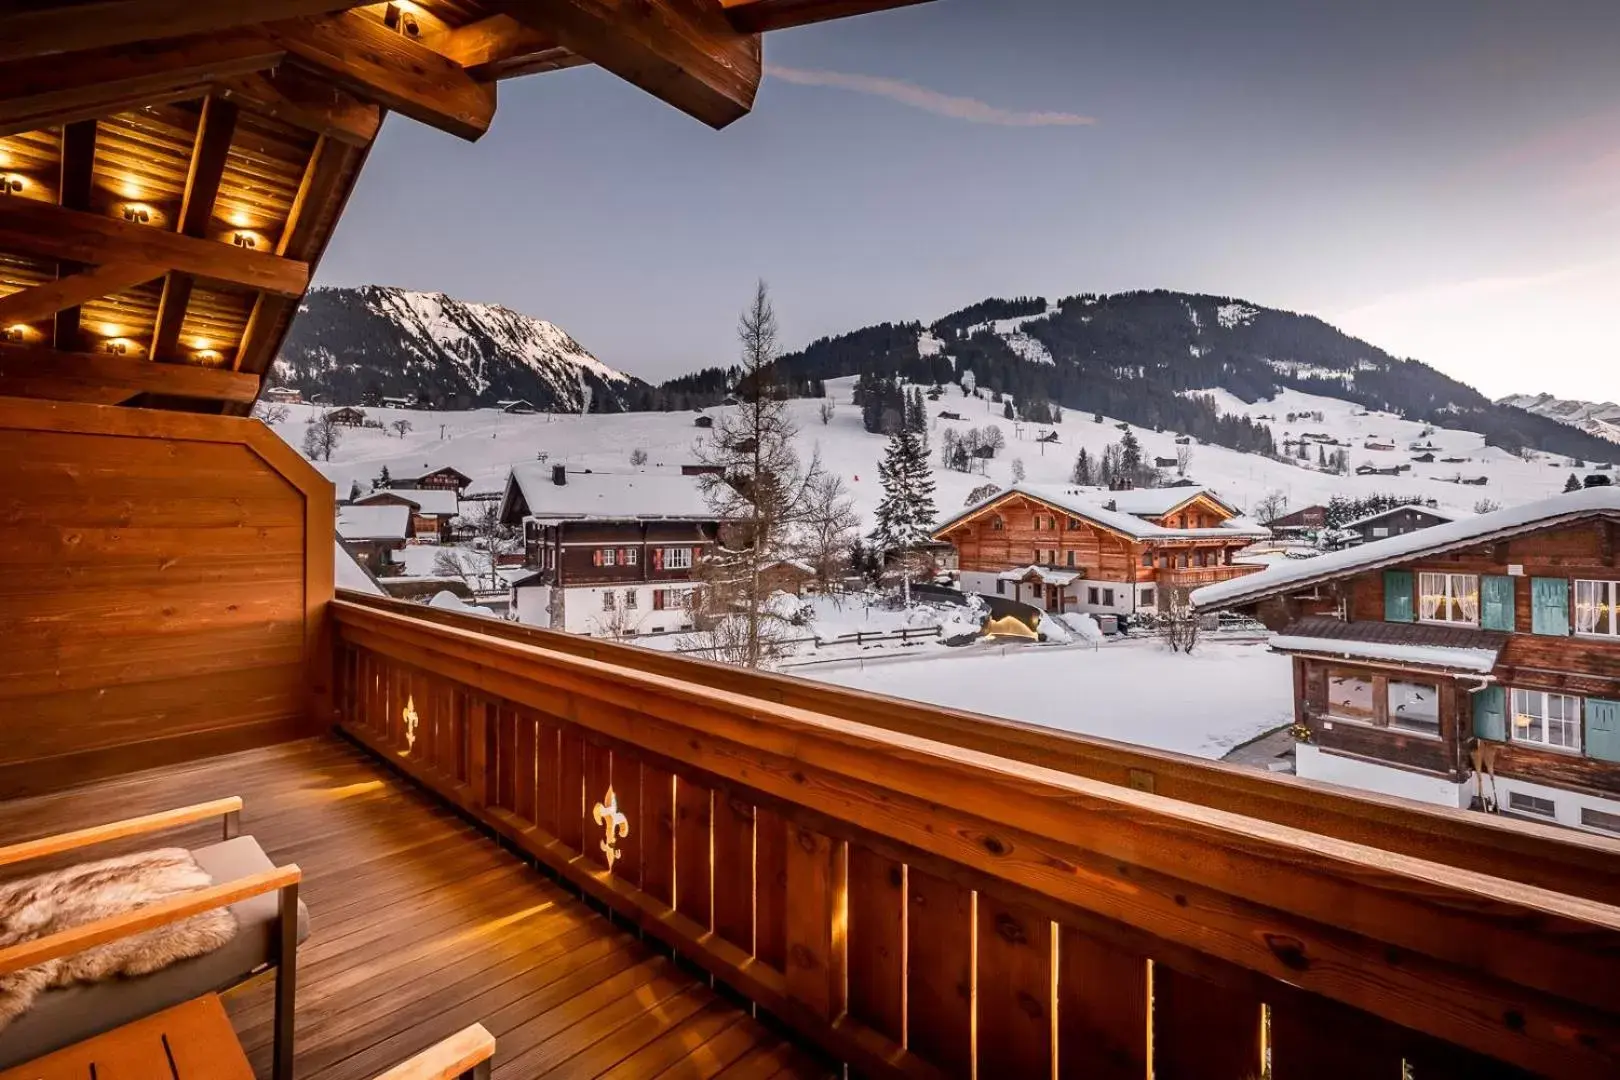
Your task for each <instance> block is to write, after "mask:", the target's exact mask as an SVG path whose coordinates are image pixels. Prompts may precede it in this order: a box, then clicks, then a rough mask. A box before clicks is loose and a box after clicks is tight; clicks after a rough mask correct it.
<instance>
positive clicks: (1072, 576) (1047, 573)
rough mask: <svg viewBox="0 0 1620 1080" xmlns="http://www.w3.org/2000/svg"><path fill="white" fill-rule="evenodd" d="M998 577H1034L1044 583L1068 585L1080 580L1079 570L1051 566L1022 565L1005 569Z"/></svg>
mask: <svg viewBox="0 0 1620 1080" xmlns="http://www.w3.org/2000/svg"><path fill="white" fill-rule="evenodd" d="M996 577H998V578H1000V579H1001V580H1002V581H1023V580H1024V579H1026V578H1029V577H1034V578H1035V580H1037V581H1039V582H1040V583H1041V584H1042V585H1068V584H1070V583H1072V582H1075V581H1078V580H1080V577H1081V575H1080V572H1079V571H1077V570H1058V569H1055V568H1053V567H1050V566H1035V565H1031V566H1020V567H1017V568H1016V569H1013V570H1003V571H1002V572H1001V573H999V574H997V575H996Z"/></svg>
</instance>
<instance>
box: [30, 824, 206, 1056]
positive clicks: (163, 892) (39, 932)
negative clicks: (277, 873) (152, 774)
mask: <svg viewBox="0 0 1620 1080" xmlns="http://www.w3.org/2000/svg"><path fill="white" fill-rule="evenodd" d="M212 884H214V880H213V878H211V877H209V875H208V872H207V871H206V870H204V869H203V868H202V867H200V866H198V865H197V860H196V859H193V858H192V857H191V852H189V851H187V850H185V849H184V848H164V849H162V850H159V851H143V852H140V853H138V854H135V855H123V856H120V857H118V858H114V859H102V860H101V861H99V862H89V863H80V864H79V865H77V866H70V867H68V868H67V869H65V870H53V871H51V872H50V873H45V874H40V875H38V876H36V877H28V878H19V879H17V880H15V881H6V882H0V948H4V947H6V946H10V945H16V944H18V943H20V942H24V941H32V940H34V939H36V938H42V937H46V936H48V935H50V934H53V933H56V932H57V931H58V930H65V929H67V928H69V927H73V926H82V925H84V924H85V923H91V922H95V921H96V920H98V919H105V918H107V917H109V916H112V915H121V914H123V913H125V912H128V911H131V910H133V909H135V908H139V907H144V906H146V905H147V904H152V903H155V902H157V901H159V900H165V899H168V898H169V897H171V896H175V895H176V894H179V893H185V892H190V891H192V890H194V889H203V888H207V887H208V886H210V885H212ZM235 934H236V916H234V915H232V914H231V912H230V909H229V908H219V909H216V910H214V911H205V912H203V913H201V914H199V915H193V916H192V917H191V918H189V919H183V920H181V921H180V922H176V923H170V924H168V925H165V926H158V927H154V928H153V929H151V930H147V931H144V932H142V933H139V934H132V935H130V936H128V937H123V938H119V939H118V940H116V941H110V942H108V943H107V944H105V945H98V946H96V947H95V948H92V949H86V950H85V951H83V952H80V953H74V954H73V955H71V956H64V957H62V958H61V959H59V960H49V961H46V962H45V963H43V964H39V965H37V966H35V967H31V968H25V969H24V970H22V971H14V972H11V973H10V974H7V975H0V1030H4V1029H5V1027H6V1025H7V1024H9V1023H11V1021H13V1020H15V1019H16V1018H17V1017H18V1016H21V1015H22V1014H23V1013H24V1012H26V1011H27V1010H28V1007H29V1006H31V1005H32V1004H33V1003H34V999H35V998H37V997H38V996H39V995H40V994H41V993H42V992H44V991H45V990H47V989H49V988H51V987H57V986H71V985H72V984H73V983H75V982H95V981H97V980H100V979H109V978H115V977H117V976H120V975H145V974H147V973H149V972H153V971H157V970H159V969H160V968H165V967H168V966H169V965H170V964H172V963H174V962H175V961H177V960H185V959H187V958H189V957H193V956H201V955H203V954H204V953H207V952H211V951H213V950H214V949H217V948H219V947H220V946H221V945H223V944H225V943H226V942H227V941H229V940H231V938H232V937H233V936H235Z"/></svg>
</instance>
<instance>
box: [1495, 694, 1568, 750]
mask: <svg viewBox="0 0 1620 1080" xmlns="http://www.w3.org/2000/svg"><path fill="white" fill-rule="evenodd" d="M1521 694H1522V695H1525V697H1524V698H1523V699H1522V700H1524V701H1525V702H1527V703H1528V702H1529V700H1530V695H1533V694H1539V695H1540V697H1541V703H1542V712H1541V715H1540V716H1539V717H1538V719H1540V721H1541V729H1542V731H1543V732H1545V733H1546V734H1547V735H1548V738H1547V739H1546V740H1541V739H1530V738H1525V737H1524V736H1522V735H1520V734H1519V732H1520V731H1521V730H1523V731H1529V730H1530V725H1529V724H1524V725H1521V724H1520V723H1519V717H1520V716H1528V715H1532V714H1530V713H1528V712H1525V711H1524V710H1521V709H1520V707H1519V703H1520V701H1521V698H1520V695H1521ZM1555 697H1557V698H1563V699H1565V700H1566V701H1573V702H1575V718H1574V720H1573V724H1574V729H1575V745H1574V746H1562V745H1559V744H1558V743H1555V742H1553V741H1551V735H1552V723H1551V721H1550V719H1549V717H1548V715H1547V712H1548V710H1547V702H1548V699H1549V698H1555ZM1559 722H1560V723H1561V724H1566V725H1567V724H1570V723H1572V721H1571V720H1570V719H1569V717H1568V716H1567V715H1566V716H1565V717H1564V718H1562V719H1561V720H1560V721H1559ZM1585 725H1586V699H1585V698H1583V697H1581V696H1580V695H1578V694H1565V693H1562V692H1561V691H1558V690H1536V689H1533V688H1530V687H1523V686H1516V687H1512V688H1510V689H1509V691H1508V725H1507V727H1508V741H1509V742H1513V743H1518V744H1520V745H1521V746H1528V747H1532V748H1533V749H1536V750H1546V751H1548V752H1549V753H1554V754H1568V755H1571V756H1574V757H1585V756H1586V730H1585Z"/></svg>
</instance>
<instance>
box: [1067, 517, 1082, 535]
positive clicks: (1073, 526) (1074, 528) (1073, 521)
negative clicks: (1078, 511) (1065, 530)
mask: <svg viewBox="0 0 1620 1080" xmlns="http://www.w3.org/2000/svg"><path fill="white" fill-rule="evenodd" d="M1069 531H1070V532H1079V531H1080V519H1079V518H1070V519H1069Z"/></svg>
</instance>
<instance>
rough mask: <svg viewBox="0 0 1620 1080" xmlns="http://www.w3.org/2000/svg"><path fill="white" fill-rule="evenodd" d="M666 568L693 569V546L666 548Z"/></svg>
mask: <svg viewBox="0 0 1620 1080" xmlns="http://www.w3.org/2000/svg"><path fill="white" fill-rule="evenodd" d="M664 569H665V570H690V569H692V549H691V548H685V547H676V548H665V549H664Z"/></svg>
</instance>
